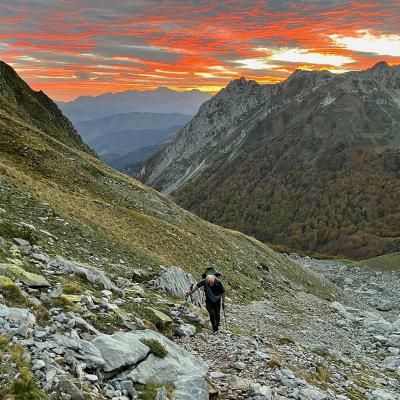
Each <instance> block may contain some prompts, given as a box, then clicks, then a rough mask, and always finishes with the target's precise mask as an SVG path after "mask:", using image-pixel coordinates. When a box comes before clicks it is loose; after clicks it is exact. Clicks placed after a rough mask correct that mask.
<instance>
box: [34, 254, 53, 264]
mask: <svg viewBox="0 0 400 400" xmlns="http://www.w3.org/2000/svg"><path fill="white" fill-rule="evenodd" d="M31 257H32V258H33V259H34V260H36V261H40V262H42V263H44V264H47V263H48V262H50V257H48V256H46V255H45V254H43V253H32V254H31Z"/></svg>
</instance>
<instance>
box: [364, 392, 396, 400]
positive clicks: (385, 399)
mask: <svg viewBox="0 0 400 400" xmlns="http://www.w3.org/2000/svg"><path fill="white" fill-rule="evenodd" d="M369 399H370V400H396V398H395V397H394V395H392V394H391V393H389V392H387V391H386V390H384V389H376V390H374V391H373V392H372V395H371V397H369Z"/></svg>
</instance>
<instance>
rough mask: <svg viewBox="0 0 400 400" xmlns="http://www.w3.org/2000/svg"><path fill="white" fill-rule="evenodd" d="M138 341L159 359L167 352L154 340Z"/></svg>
mask: <svg viewBox="0 0 400 400" xmlns="http://www.w3.org/2000/svg"><path fill="white" fill-rule="evenodd" d="M140 341H141V342H142V343H143V344H145V345H146V346H147V347H149V348H150V351H151V352H152V353H153V354H154V355H155V356H156V357H159V358H165V357H166V356H167V354H168V350H167V349H166V348H165V347H164V346H163V345H162V344H161V343H160V342H159V341H158V340H156V339H140Z"/></svg>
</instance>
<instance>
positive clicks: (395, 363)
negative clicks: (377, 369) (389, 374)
mask: <svg viewBox="0 0 400 400" xmlns="http://www.w3.org/2000/svg"><path fill="white" fill-rule="evenodd" d="M382 367H383V368H385V369H388V370H389V371H396V369H397V368H398V367H400V356H389V357H386V358H385V359H384V360H383V361H382Z"/></svg>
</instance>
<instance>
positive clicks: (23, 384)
mask: <svg viewBox="0 0 400 400" xmlns="http://www.w3.org/2000/svg"><path fill="white" fill-rule="evenodd" d="M11 359H12V360H13V361H14V362H15V364H16V365H17V367H18V369H19V372H20V374H19V377H18V378H17V379H16V380H14V382H13V383H12V384H11V386H10V387H9V388H8V391H9V393H11V394H13V395H14V399H15V400H46V399H47V396H46V395H45V394H44V393H43V392H42V391H41V390H40V389H39V387H38V386H37V385H36V383H35V381H34V379H33V376H32V373H31V371H30V365H29V363H28V362H27V361H26V359H25V357H24V349H23V347H21V346H14V347H13V349H12V352H11Z"/></svg>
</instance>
